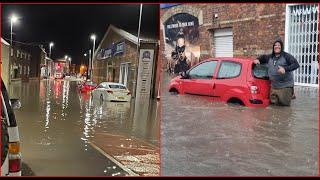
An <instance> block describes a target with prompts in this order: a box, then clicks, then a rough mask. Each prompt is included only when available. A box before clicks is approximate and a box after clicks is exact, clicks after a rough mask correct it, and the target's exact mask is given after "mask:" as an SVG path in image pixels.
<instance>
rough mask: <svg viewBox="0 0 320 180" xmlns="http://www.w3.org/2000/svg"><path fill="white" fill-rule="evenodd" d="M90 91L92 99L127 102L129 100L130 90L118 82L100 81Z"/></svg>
mask: <svg viewBox="0 0 320 180" xmlns="http://www.w3.org/2000/svg"><path fill="white" fill-rule="evenodd" d="M91 93H92V94H91V95H92V97H93V98H94V99H100V100H101V101H120V102H129V101H130V100H131V93H130V91H129V90H128V89H127V87H126V86H125V85H123V84H120V83H114V82H102V83H100V84H99V85H98V86H97V87H96V89H94V90H93V91H92V92H91Z"/></svg>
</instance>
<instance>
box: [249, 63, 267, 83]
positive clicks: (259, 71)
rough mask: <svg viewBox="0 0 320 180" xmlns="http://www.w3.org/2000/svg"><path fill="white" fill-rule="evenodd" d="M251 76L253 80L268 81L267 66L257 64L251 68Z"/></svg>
mask: <svg viewBox="0 0 320 180" xmlns="http://www.w3.org/2000/svg"><path fill="white" fill-rule="evenodd" d="M252 67H253V68H252V74H253V76H254V77H255V78H258V79H265V80H268V79H269V76H268V66H267V64H257V65H253V66H252Z"/></svg>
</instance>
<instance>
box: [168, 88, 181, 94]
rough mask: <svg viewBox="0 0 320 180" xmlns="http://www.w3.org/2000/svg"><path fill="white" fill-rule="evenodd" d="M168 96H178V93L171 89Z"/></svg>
mask: <svg viewBox="0 0 320 180" xmlns="http://www.w3.org/2000/svg"><path fill="white" fill-rule="evenodd" d="M170 94H171V95H177V94H179V92H178V91H177V90H176V89H172V90H170Z"/></svg>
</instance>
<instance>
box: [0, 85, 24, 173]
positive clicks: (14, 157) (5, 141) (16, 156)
mask: <svg viewBox="0 0 320 180" xmlns="http://www.w3.org/2000/svg"><path fill="white" fill-rule="evenodd" d="M20 107H21V104H20V101H19V100H18V99H9V96H8V92H7V90H6V87H5V85H4V83H3V81H2V80H1V108H0V109H1V130H2V131H1V176H21V152H20V138H19V131H18V126H17V121H16V118H15V115H14V112H13V109H19V108H20Z"/></svg>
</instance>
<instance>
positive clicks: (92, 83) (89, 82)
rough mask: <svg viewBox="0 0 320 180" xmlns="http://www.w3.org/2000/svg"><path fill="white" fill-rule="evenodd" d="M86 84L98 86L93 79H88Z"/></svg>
mask: <svg viewBox="0 0 320 180" xmlns="http://www.w3.org/2000/svg"><path fill="white" fill-rule="evenodd" d="M86 85H88V86H97V84H96V83H94V82H92V81H87V82H86Z"/></svg>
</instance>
